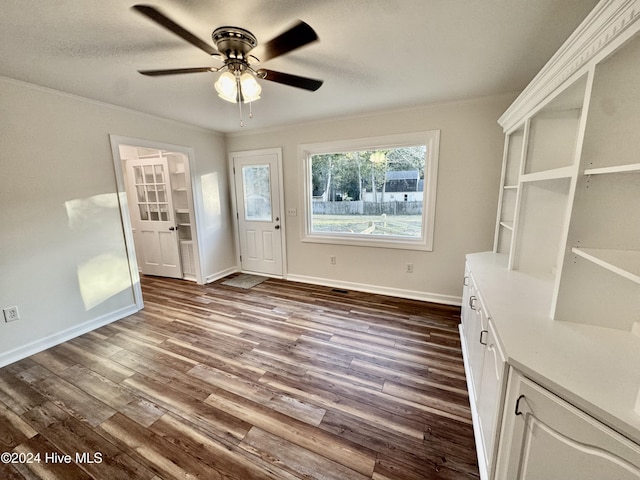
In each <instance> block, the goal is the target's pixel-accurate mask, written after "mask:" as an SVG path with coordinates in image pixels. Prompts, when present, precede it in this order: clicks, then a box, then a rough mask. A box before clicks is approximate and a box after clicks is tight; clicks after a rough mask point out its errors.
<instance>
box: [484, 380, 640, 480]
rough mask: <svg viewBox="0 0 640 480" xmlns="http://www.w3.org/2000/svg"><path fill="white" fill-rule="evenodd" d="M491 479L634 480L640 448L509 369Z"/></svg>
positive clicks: (639, 475)
mask: <svg viewBox="0 0 640 480" xmlns="http://www.w3.org/2000/svg"><path fill="white" fill-rule="evenodd" d="M497 468H498V469H497V472H496V478H497V479H501V480H520V479H523V480H524V479H526V480H550V479H558V480H560V479H562V480H596V479H597V480H608V479H616V480H638V479H640V446H638V445H637V444H635V443H633V442H631V441H630V440H628V439H626V438H625V437H623V436H621V435H619V434H618V433H617V432H615V431H613V430H612V429H610V428H608V427H606V426H605V425H603V424H602V423H600V422H599V421H597V420H595V419H594V418H592V417H591V416H589V415H587V414H585V413H584V412H582V411H581V410H579V409H577V408H575V407H574V406H572V405H570V404H569V403H567V402H565V401H564V400H562V399H561V398H559V397H557V396H556V395H554V394H553V393H551V392H549V391H548V390H546V389H545V388H543V387H541V386H540V385H538V384H536V383H534V382H532V381H531V380H529V379H527V378H525V377H523V376H522V375H520V374H519V373H518V372H517V371H515V370H512V371H511V376H510V379H509V387H508V392H507V399H506V401H505V413H504V419H503V428H502V435H501V439H500V447H499V452H498V465H497Z"/></svg>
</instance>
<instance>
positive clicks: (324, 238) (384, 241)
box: [302, 234, 433, 252]
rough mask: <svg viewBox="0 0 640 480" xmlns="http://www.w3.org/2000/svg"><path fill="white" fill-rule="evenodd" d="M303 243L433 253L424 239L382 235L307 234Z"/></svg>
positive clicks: (430, 246) (430, 244) (431, 247)
mask: <svg viewBox="0 0 640 480" xmlns="http://www.w3.org/2000/svg"><path fill="white" fill-rule="evenodd" d="M302 242H304V243H324V244H330V245H348V246H354V247H372V248H393V249H398V250H421V251H428V252H431V251H433V245H432V243H431V242H425V241H424V239H419V238H416V239H402V238H398V237H384V236H382V235H376V236H370V235H367V236H365V235H361V236H358V235H348V236H346V235H335V234H334V235H322V234H311V235H309V234H307V235H305V236H304V237H303V238H302Z"/></svg>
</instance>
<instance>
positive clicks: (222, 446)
mask: <svg viewBox="0 0 640 480" xmlns="http://www.w3.org/2000/svg"><path fill="white" fill-rule="evenodd" d="M143 292H144V301H145V308H144V310H142V311H140V312H138V313H137V314H135V315H131V316H130V317H127V318H125V319H123V320H120V321H118V322H115V323H112V324H110V325H107V326H105V327H102V328H100V329H98V330H95V331H93V332H90V333H88V334H86V335H83V336H81V337H78V338H75V339H73V340H71V341H69V342H66V343H64V344H61V345H58V346H56V347H53V348H51V349H49V350H47V351H45V352H41V353H39V354H36V355H33V356H31V357H29V358H27V359H24V360H22V361H19V362H16V363H14V364H12V365H9V366H7V367H4V368H2V369H0V452H11V453H13V454H14V457H15V459H16V460H18V459H23V460H26V459H31V458H33V459H35V458H37V454H38V453H39V454H40V462H32V463H20V462H14V463H7V462H0V479H9V480H11V479H34V478H36V479H37V478H43V479H64V480H67V479H87V478H94V479H108V480H117V479H127V480H129V479H149V480H160V479H206V480H211V479H214V480H215V479H227V480H250V479H258V480H261V479H265V480H266V479H272V480H276V479H277V480H280V479H284V480H293V479H323V480H363V479H376V480H414V479H415V480H417V479H447V480H453V479H456V480H457V479H477V478H479V477H478V468H477V464H476V455H475V449H474V440H473V431H472V426H471V417H470V411H469V400H468V395H467V390H466V384H465V378H464V369H463V364H462V357H461V352H460V341H459V338H458V333H457V324H458V322H459V309H458V308H455V307H448V306H442V305H435V304H429V303H423V302H417V301H410V300H401V299H396V298H390V297H383V296H379V295H372V294H365V293H358V292H344V291H334V290H332V289H331V288H328V287H320V286H312V285H305V284H299V283H293V282H286V281H283V280H276V279H269V280H267V281H265V282H263V283H262V284H260V285H258V286H256V287H254V288H252V289H248V290H244V289H239V288H235V287H229V286H225V285H221V282H216V283H213V284H210V285H206V286H201V285H196V284H193V283H189V282H183V281H178V280H169V279H161V278H155V277H145V278H143ZM54 454H57V456H55V457H54ZM45 455H47V456H45ZM64 455H70V461H69V462H63V461H61V460H60V459H62V458H64V457H63V456H64ZM76 455H80V456H79V457H76Z"/></svg>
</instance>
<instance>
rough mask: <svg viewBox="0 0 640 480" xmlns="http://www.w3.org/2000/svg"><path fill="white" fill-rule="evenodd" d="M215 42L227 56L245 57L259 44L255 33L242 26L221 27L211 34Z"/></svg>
mask: <svg viewBox="0 0 640 480" xmlns="http://www.w3.org/2000/svg"><path fill="white" fill-rule="evenodd" d="M211 38H212V39H213V43H215V44H216V47H217V48H218V50H219V51H220V52H221V53H224V54H225V55H226V56H227V58H237V59H244V58H246V57H247V54H248V53H249V52H250V51H251V50H253V49H254V48H255V47H256V46H257V45H258V40H257V39H256V37H255V35H254V34H253V33H251V32H250V31H249V30H245V29H244V28H240V27H219V28H216V29H215V30H214V31H213V33H212V34H211Z"/></svg>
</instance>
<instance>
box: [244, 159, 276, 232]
mask: <svg viewBox="0 0 640 480" xmlns="http://www.w3.org/2000/svg"><path fill="white" fill-rule="evenodd" d="M242 185H243V189H244V192H243V195H244V218H245V220H252V221H265V222H270V221H271V219H272V216H271V184H270V172H269V165H251V166H246V167H242Z"/></svg>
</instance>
